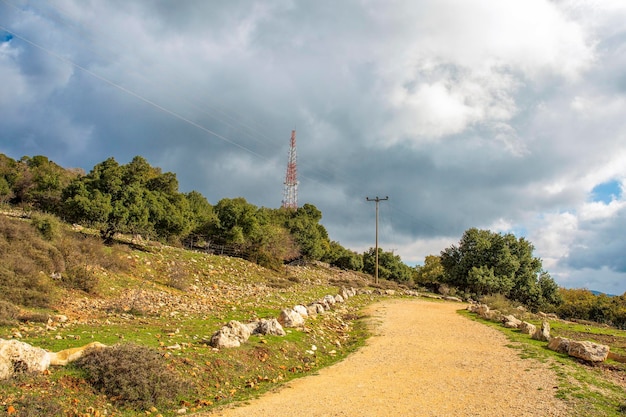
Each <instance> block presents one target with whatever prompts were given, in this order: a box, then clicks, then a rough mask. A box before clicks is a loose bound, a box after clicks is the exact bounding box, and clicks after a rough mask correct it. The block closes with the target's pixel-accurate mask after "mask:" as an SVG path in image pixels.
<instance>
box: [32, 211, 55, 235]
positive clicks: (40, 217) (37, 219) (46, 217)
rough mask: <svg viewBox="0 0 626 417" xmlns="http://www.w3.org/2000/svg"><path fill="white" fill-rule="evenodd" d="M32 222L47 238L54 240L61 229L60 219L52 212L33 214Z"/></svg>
mask: <svg viewBox="0 0 626 417" xmlns="http://www.w3.org/2000/svg"><path fill="white" fill-rule="evenodd" d="M31 224H32V225H33V226H34V227H35V229H37V231H38V232H39V233H40V234H41V236H43V238H44V239H46V240H53V239H54V238H55V237H56V236H57V235H58V234H59V229H60V227H61V226H60V221H59V219H57V218H56V217H54V216H52V215H50V214H33V215H32V216H31Z"/></svg>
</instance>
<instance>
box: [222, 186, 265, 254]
mask: <svg viewBox="0 0 626 417" xmlns="http://www.w3.org/2000/svg"><path fill="white" fill-rule="evenodd" d="M214 211H215V214H216V216H217V219H218V222H216V224H215V230H214V232H215V233H214V237H217V239H218V240H220V241H221V242H222V243H238V244H245V243H247V242H250V241H251V240H253V239H255V238H256V237H257V235H258V233H259V232H260V228H259V222H258V220H257V218H256V211H257V207H256V206H255V205H254V204H250V203H248V202H247V201H246V199H245V198H242V197H238V198H232V199H231V198H224V199H222V200H220V201H219V202H218V203H217V204H216V205H215V207H214Z"/></svg>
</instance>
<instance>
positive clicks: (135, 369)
mask: <svg viewBox="0 0 626 417" xmlns="http://www.w3.org/2000/svg"><path fill="white" fill-rule="evenodd" d="M75 365H76V366H77V367H78V368H80V369H83V370H84V371H85V373H86V379H87V381H88V382H89V383H90V384H91V385H92V386H93V387H94V388H95V389H97V390H99V391H101V392H103V393H104V394H106V395H107V396H108V397H110V398H114V399H115V400H116V401H117V402H119V403H120V404H122V405H123V406H126V407H130V408H135V409H143V410H146V409H148V408H150V407H153V406H156V407H158V406H167V405H169V404H172V403H173V401H174V400H175V399H176V397H177V396H179V395H181V394H182V393H183V392H184V389H185V388H184V387H185V382H184V381H183V379H182V378H181V377H180V376H179V375H178V374H176V373H175V372H174V371H172V370H170V369H169V368H168V367H167V363H166V362H165V360H164V358H163V357H162V356H161V354H159V352H157V351H155V350H153V349H150V348H148V347H145V346H140V345H135V344H131V343H128V344H120V345H115V346H112V347H110V348H106V349H91V350H88V351H87V352H86V353H85V355H84V356H83V357H82V358H80V359H79V360H78V361H76V362H75Z"/></svg>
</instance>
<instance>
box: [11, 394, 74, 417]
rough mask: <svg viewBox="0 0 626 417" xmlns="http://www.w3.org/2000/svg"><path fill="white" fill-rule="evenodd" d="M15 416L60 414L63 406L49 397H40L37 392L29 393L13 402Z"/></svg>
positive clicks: (31, 416)
mask: <svg viewBox="0 0 626 417" xmlns="http://www.w3.org/2000/svg"><path fill="white" fill-rule="evenodd" d="M13 407H14V410H15V411H14V412H13V414H12V415H13V416H15V417H40V416H62V415H64V409H63V407H62V406H61V405H60V404H58V403H57V402H56V401H55V400H53V399H52V398H49V397H44V398H42V396H41V395H38V394H29V395H25V396H24V397H22V398H20V399H18V400H16V401H15V402H14V403H13Z"/></svg>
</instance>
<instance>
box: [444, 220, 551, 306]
mask: <svg viewBox="0 0 626 417" xmlns="http://www.w3.org/2000/svg"><path fill="white" fill-rule="evenodd" d="M533 250H534V247H533V245H532V244H531V243H530V242H529V241H527V240H526V239H525V238H523V237H522V238H519V239H518V238H516V237H515V236H514V235H512V234H510V233H508V234H504V235H502V234H499V233H493V232H491V231H489V230H479V229H476V228H471V229H468V230H467V231H465V233H464V234H463V236H462V238H461V240H460V242H459V246H458V247H457V246H455V245H452V246H451V247H449V248H446V249H444V250H443V251H442V252H441V265H442V266H443V269H444V275H443V281H444V282H447V283H448V284H451V285H454V286H456V287H457V288H459V289H461V290H463V291H468V292H470V293H472V294H475V295H476V296H481V295H486V294H493V293H500V294H503V295H505V296H507V297H509V298H511V299H513V300H517V301H520V302H522V303H524V304H526V305H527V306H529V307H530V308H531V309H533V310H536V309H538V308H539V307H540V306H543V305H545V304H552V305H554V304H558V303H559V297H558V294H557V291H556V288H558V287H557V286H556V283H555V282H554V280H552V278H551V277H550V275H549V274H547V273H546V272H545V271H543V270H542V266H541V260H540V259H539V258H536V257H534V256H533V254H532V252H533Z"/></svg>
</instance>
